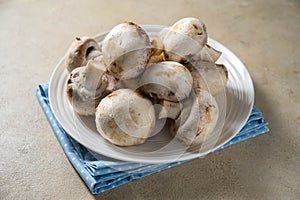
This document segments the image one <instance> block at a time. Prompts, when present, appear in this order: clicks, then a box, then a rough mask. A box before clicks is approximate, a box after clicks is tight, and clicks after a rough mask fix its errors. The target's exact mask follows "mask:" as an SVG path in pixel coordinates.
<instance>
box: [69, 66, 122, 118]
mask: <svg viewBox="0 0 300 200" xmlns="http://www.w3.org/2000/svg"><path fill="white" fill-rule="evenodd" d="M116 85H117V82H116V80H115V79H114V77H112V76H111V75H109V74H107V73H106V68H105V65H104V63H103V62H102V61H93V60H91V61H89V62H88V64H87V66H86V67H85V66H84V67H78V68H75V69H74V70H73V71H72V72H71V74H70V76H69V79H68V83H67V94H68V99H69V101H70V103H71V104H72V106H73V109H74V110H75V111H76V112H77V113H78V114H80V115H86V116H87V115H94V114H95V110H96V107H97V105H98V104H99V102H100V100H101V98H103V97H104V96H105V95H107V94H108V93H110V92H111V91H113V90H115V88H116Z"/></svg>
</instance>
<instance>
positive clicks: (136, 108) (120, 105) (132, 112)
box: [95, 89, 155, 146]
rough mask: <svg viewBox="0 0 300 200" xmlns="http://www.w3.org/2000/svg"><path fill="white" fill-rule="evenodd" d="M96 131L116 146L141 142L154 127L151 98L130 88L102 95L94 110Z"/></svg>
mask: <svg viewBox="0 0 300 200" xmlns="http://www.w3.org/2000/svg"><path fill="white" fill-rule="evenodd" d="M95 121H96V127H97V130H98V132H99V133H100V134H101V135H102V136H103V137H104V138H105V139H107V140H108V141H109V142H111V143H113V144H115V145H119V146H131V145H137V144H142V143H144V142H145V140H146V139H147V138H148V137H149V136H150V134H151V133H152V131H153V130H154V126H155V111H154V108H153V105H152V103H151V101H150V100H149V99H147V98H145V97H143V96H141V95H140V94H138V93H137V92H134V91H132V90H130V89H119V90H116V91H114V92H112V93H111V94H109V95H107V96H106V97H105V98H103V99H102V100H101V102H100V104H99V105H98V107H97V110H96V118H95Z"/></svg>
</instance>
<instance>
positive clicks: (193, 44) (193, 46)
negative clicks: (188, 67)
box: [158, 18, 207, 62]
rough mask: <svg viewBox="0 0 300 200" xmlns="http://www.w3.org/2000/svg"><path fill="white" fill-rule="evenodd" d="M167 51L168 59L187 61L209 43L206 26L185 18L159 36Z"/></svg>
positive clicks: (197, 20)
mask: <svg viewBox="0 0 300 200" xmlns="http://www.w3.org/2000/svg"><path fill="white" fill-rule="evenodd" d="M158 37H159V38H160V40H161V41H162V44H163V46H164V50H165V51H166V52H165V53H166V59H167V60H173V61H177V62H181V61H186V60H188V59H189V58H190V57H192V56H193V55H195V54H196V53H198V52H199V51H200V50H201V49H202V48H203V47H204V46H205V45H206V43H207V32H206V26H205V24H204V23H203V22H201V21H200V20H199V19H196V18H183V19H181V20H179V21H177V22H176V23H175V24H174V25H173V26H171V27H170V28H166V29H163V30H162V31H161V33H160V34H159V36H158Z"/></svg>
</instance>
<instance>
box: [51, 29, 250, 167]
mask: <svg viewBox="0 0 300 200" xmlns="http://www.w3.org/2000/svg"><path fill="white" fill-rule="evenodd" d="M143 28H144V29H145V30H146V32H147V33H148V34H149V36H150V37H151V38H153V37H155V36H156V35H157V33H158V32H159V31H160V30H161V29H162V28H163V26H157V25H148V26H143ZM105 35H106V33H103V34H100V35H97V36H96V37H95V39H96V40H97V41H98V42H99V41H101V40H102V39H103V38H104V37H105ZM208 43H209V44H210V45H211V46H212V47H214V48H215V49H217V50H219V51H221V52H222V56H221V58H220V59H219V60H218V63H222V64H224V65H225V66H226V68H227V69H228V72H229V80H228V83H227V87H226V89H225V90H224V91H223V92H221V94H219V95H218V96H217V97H216V100H217V103H218V106H219V109H220V117H219V120H218V122H217V126H216V128H215V130H214V131H213V133H212V134H211V135H210V137H209V138H208V140H207V142H206V143H205V145H203V146H202V147H201V149H200V150H199V148H192V149H188V150H187V149H186V147H184V146H183V145H182V144H181V143H179V142H178V141H177V140H175V139H173V140H172V138H171V137H170V136H169V134H168V133H167V128H164V129H162V130H161V131H160V132H159V133H158V134H155V135H154V136H153V137H151V138H149V139H148V140H147V142H146V143H144V144H142V145H137V146H133V147H117V146H115V145H113V144H111V143H109V142H108V141H106V140H105V139H104V138H102V136H101V135H100V134H99V133H98V132H97V130H96V126H95V122H94V117H82V116H79V115H77V114H76V113H74V112H73V109H72V106H71V105H70V103H69V102H68V99H67V96H66V83H67V79H68V72H67V70H66V69H65V66H64V58H62V60H61V61H60V62H59V63H58V65H57V66H56V68H55V70H54V71H53V73H52V76H51V80H50V85H49V100H50V105H51V108H52V111H53V113H54V115H55V117H56V119H57V120H58V122H59V123H60V124H61V126H62V127H63V128H64V129H65V131H66V132H67V133H68V134H69V135H70V136H71V137H73V138H74V139H75V140H77V141H78V142H79V143H81V144H82V145H84V146H85V147H87V148H88V149H90V150H92V151H94V152H96V153H99V154H102V155H105V156H108V157H111V158H115V159H119V160H125V161H131V162H137V163H167V162H173V161H182V160H187V159H192V158H197V157H201V156H204V155H206V154H207V153H209V152H210V151H213V150H214V149H216V148H218V147H220V146H222V145H223V144H225V143H226V142H228V141H229V140H230V139H232V138H233V137H234V136H235V135H236V134H237V133H238V132H239V131H240V130H241V128H242V127H243V126H244V124H245V123H246V121H247V119H248V117H249V115H250V113H251V109H252V106H253V103H254V89H253V83H252V80H251V77H250V75H249V73H248V71H247V69H246V67H245V66H244V65H243V63H242V62H241V61H240V60H239V59H238V58H237V56H235V55H234V54H233V53H232V52H231V51H230V50H229V49H227V48H226V47H224V46H223V45H222V44H220V43H219V42H217V41H215V40H213V39H209V40H208ZM161 122H162V121H159V122H158V123H157V125H158V127H157V129H160V128H161V127H160V125H161V124H162V123H161Z"/></svg>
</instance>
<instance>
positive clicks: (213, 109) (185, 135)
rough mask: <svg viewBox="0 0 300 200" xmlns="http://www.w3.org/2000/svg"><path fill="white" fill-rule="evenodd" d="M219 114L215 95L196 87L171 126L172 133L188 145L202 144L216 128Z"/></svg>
mask: <svg viewBox="0 0 300 200" xmlns="http://www.w3.org/2000/svg"><path fill="white" fill-rule="evenodd" d="M218 116H219V109H218V105H217V103H216V101H215V99H214V97H213V96H211V95H210V93H209V92H207V91H205V90H201V89H196V90H195V93H194V92H191V97H190V98H189V99H186V100H185V101H184V102H183V108H182V110H181V114H180V116H179V117H178V118H177V119H176V120H175V121H174V123H173V125H172V126H171V133H172V134H173V135H174V136H175V138H177V139H178V140H180V141H181V142H183V143H184V144H186V145H188V146H189V145H198V144H202V143H203V142H204V141H205V140H206V138H207V136H208V135H209V134H210V133H211V132H212V131H213V130H214V128H215V126H216V123H217V120H218Z"/></svg>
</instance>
